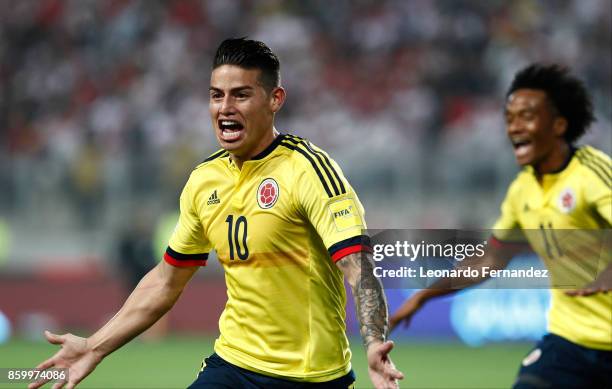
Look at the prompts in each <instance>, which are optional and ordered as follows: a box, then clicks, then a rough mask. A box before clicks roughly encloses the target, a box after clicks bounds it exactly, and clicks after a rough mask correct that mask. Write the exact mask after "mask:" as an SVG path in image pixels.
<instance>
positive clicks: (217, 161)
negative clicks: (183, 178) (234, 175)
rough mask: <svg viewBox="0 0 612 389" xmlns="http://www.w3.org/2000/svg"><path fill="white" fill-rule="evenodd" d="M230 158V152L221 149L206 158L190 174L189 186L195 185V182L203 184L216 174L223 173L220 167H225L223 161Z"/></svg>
mask: <svg viewBox="0 0 612 389" xmlns="http://www.w3.org/2000/svg"><path fill="white" fill-rule="evenodd" d="M228 157H229V152H228V151H227V150H224V149H219V150H217V151H215V152H214V153H212V154H211V155H209V156H208V157H206V158H205V159H204V160H203V161H202V162H200V163H199V164H198V165H196V166H195V167H194V168H193V170H192V171H191V173H190V174H189V180H188V181H187V183H188V184H191V185H193V184H194V182H197V183H202V182H204V181H206V179H210V178H211V176H214V174H215V172H218V173H221V172H222V171H223V170H222V169H220V167H222V166H223V162H222V161H223V160H224V159H225V158H228Z"/></svg>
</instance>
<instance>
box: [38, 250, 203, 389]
mask: <svg viewBox="0 0 612 389" xmlns="http://www.w3.org/2000/svg"><path fill="white" fill-rule="evenodd" d="M197 269H198V268H197V267H185V268H179V267H174V266H172V265H169V264H167V263H166V262H164V261H162V262H160V263H159V264H158V265H157V266H156V267H155V268H153V269H152V270H151V271H150V272H149V273H147V275H145V276H144V277H143V278H142V280H141V281H140V283H139V284H138V286H136V288H135V289H134V291H133V292H132V293H131V294H130V296H129V297H128V299H127V300H126V302H125V304H124V305H123V307H122V308H121V309H120V310H119V312H117V314H116V315H115V316H114V317H113V318H112V319H110V320H109V322H108V323H106V324H105V325H104V326H103V327H102V328H100V329H99V330H98V331H97V332H96V333H95V334H93V335H92V336H90V337H89V338H81V337H78V336H75V335H72V334H65V335H55V334H52V333H50V332H48V331H46V332H45V336H46V338H47V340H48V341H49V342H50V343H52V344H57V345H60V346H61V347H62V348H61V349H60V350H59V351H58V352H57V353H56V354H55V355H53V356H52V357H51V358H49V359H47V360H46V361H44V362H42V363H41V364H39V365H38V366H37V368H38V369H43V370H44V369H48V368H52V367H53V368H59V369H64V368H66V369H68V380H67V381H66V382H63V383H60V384H56V386H54V387H53V388H54V389H55V388H61V387H63V386H64V385H66V388H69V389H71V388H74V387H75V386H76V385H77V384H78V383H79V382H81V381H82V380H83V379H84V378H85V377H86V376H87V375H89V374H90V373H91V372H92V371H93V370H94V369H95V368H96V366H97V365H98V364H99V363H100V362H101V361H102V359H104V357H106V356H107V355H108V354H110V353H112V352H113V351H115V350H117V349H118V348H120V347H121V346H123V345H124V344H126V343H127V342H129V341H130V340H132V339H133V338H134V337H136V336H137V335H138V334H140V333H141V332H143V331H144V330H146V329H147V328H149V327H150V326H151V325H153V324H154V323H155V322H156V321H157V320H158V319H159V318H161V317H162V316H163V315H164V314H165V313H166V312H168V310H170V308H172V306H173V305H174V303H175V302H176V300H177V299H178V297H179V296H180V294H181V293H182V291H183V288H184V287H185V285H186V284H187V282H188V281H189V280H190V279H191V277H192V276H193V275H194V274H195V272H196V270H197ZM46 382H47V381H39V382H36V383H33V384H31V385H30V386H29V387H28V388H29V389H35V388H39V387H41V386H42V385H44V384H45V383H46Z"/></svg>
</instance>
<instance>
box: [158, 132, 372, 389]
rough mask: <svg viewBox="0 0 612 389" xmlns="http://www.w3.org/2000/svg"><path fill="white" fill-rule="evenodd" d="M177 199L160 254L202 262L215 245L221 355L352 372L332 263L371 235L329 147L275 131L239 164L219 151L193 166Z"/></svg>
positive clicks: (260, 364)
mask: <svg viewBox="0 0 612 389" xmlns="http://www.w3.org/2000/svg"><path fill="white" fill-rule="evenodd" d="M180 205H181V214H180V219H179V222H178V224H177V227H176V229H175V231H174V233H173V235H172V237H171V239H170V243H169V247H168V249H167V251H166V254H165V256H164V258H165V260H166V261H167V262H169V263H170V264H172V265H175V266H197V265H205V263H206V259H207V257H208V253H209V251H211V250H215V251H216V253H217V256H218V258H219V261H220V262H221V263H222V265H223V268H224V270H225V280H226V284H227V296H228V300H227V304H226V306H225V310H224V311H223V314H222V315H221V318H220V320H219V327H220V333H221V334H220V336H219V338H218V339H217V341H216V342H215V352H217V354H219V355H220V356H221V357H222V358H224V359H225V360H227V361H228V362H230V363H233V364H235V365H237V366H240V367H243V368H245V369H249V370H251V371H255V372H259V373H262V374H266V375H271V376H281V377H285V378H288V379H293V380H297V381H309V382H323V381H329V380H333V379H335V378H338V377H341V376H343V375H345V374H347V373H348V372H349V371H350V357H351V352H350V349H349V344H348V340H347V338H346V335H345V330H346V329H345V303H346V295H345V290H344V281H343V275H342V272H341V271H340V270H339V269H338V268H337V266H336V265H335V263H334V262H335V261H337V260H339V259H340V258H342V257H343V256H345V255H347V254H350V253H354V252H358V251H361V250H362V249H366V250H367V249H368V245H369V242H368V240H367V237H365V236H363V235H362V234H363V230H364V229H365V228H366V224H365V221H364V210H363V207H362V205H361V203H360V202H359V199H358V198H357V195H356V194H355V192H354V191H353V189H352V188H351V186H350V185H349V183H348V182H347V180H346V179H345V178H344V176H343V175H342V171H341V170H340V168H339V167H338V165H337V164H336V163H335V162H334V161H333V160H331V159H330V158H329V156H328V155H327V154H326V153H325V152H323V151H321V150H320V149H319V148H317V147H315V146H314V145H312V144H311V143H309V142H308V141H307V140H304V139H302V138H298V137H295V136H292V135H283V134H281V135H279V136H278V137H277V138H276V139H275V140H274V142H273V143H272V144H271V145H270V146H269V147H268V148H267V149H266V150H264V151H263V152H262V153H261V154H260V155H258V156H256V157H255V158H253V159H252V160H249V161H245V162H244V164H243V166H242V169H238V168H237V167H236V165H235V164H234V163H233V162H232V161H231V159H230V158H229V156H228V153H227V152H226V151H223V150H221V151H219V152H217V153H215V154H213V155H212V156H211V157H210V158H208V159H207V160H206V161H204V162H203V163H202V164H201V165H199V166H198V167H196V169H195V170H194V171H193V172H192V174H191V176H190V178H189V180H188V182H187V184H186V186H185V188H184V190H183V193H182V194H181V199H180ZM203 304H206V303H205V302H204V303H203Z"/></svg>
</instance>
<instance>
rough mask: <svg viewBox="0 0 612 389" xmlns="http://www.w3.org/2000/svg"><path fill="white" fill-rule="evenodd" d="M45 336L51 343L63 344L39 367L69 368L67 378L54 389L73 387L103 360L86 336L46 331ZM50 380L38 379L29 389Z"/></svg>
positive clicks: (44, 368)
mask: <svg viewBox="0 0 612 389" xmlns="http://www.w3.org/2000/svg"><path fill="white" fill-rule="evenodd" d="M45 337H46V338H47V340H48V341H49V343H51V344H56V345H58V346H61V349H60V350H59V351H58V352H57V353H55V355H53V356H52V357H51V358H49V359H47V360H46V361H44V362H42V363H41V364H39V365H38V366H36V368H37V369H40V370H46V369H49V368H56V369H68V376H67V379H66V380H63V381H58V382H56V383H55V384H54V385H53V387H52V389H61V388H63V387H64V386H65V387H66V389H72V388H74V387H76V385H77V384H78V383H79V382H81V381H82V380H83V378H85V377H87V376H88V375H89V374H90V373H91V372H92V371H93V370H94V369H95V368H96V366H97V365H98V363H100V361H101V360H102V357H101V356H98V355H96V353H95V352H94V351H93V350H92V349H91V346H90V345H89V344H88V343H87V339H86V338H81V337H79V336H75V335H72V334H65V335H56V334H52V333H51V332H49V331H45ZM49 381H50V380H43V381H37V382H34V383H32V384H30V385H29V386H28V389H36V388H40V387H41V386H43V385H45V384H46V383H47V382H49Z"/></svg>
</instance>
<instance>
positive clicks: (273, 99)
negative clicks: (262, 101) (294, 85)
mask: <svg viewBox="0 0 612 389" xmlns="http://www.w3.org/2000/svg"><path fill="white" fill-rule="evenodd" d="M286 97H287V92H285V89H284V88H283V87H282V86H277V87H276V88H274V89H272V91H271V92H270V109H271V110H272V112H274V113H276V112H278V111H279V110H280V109H281V107H282V106H283V103H284V102H285V98H286Z"/></svg>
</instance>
